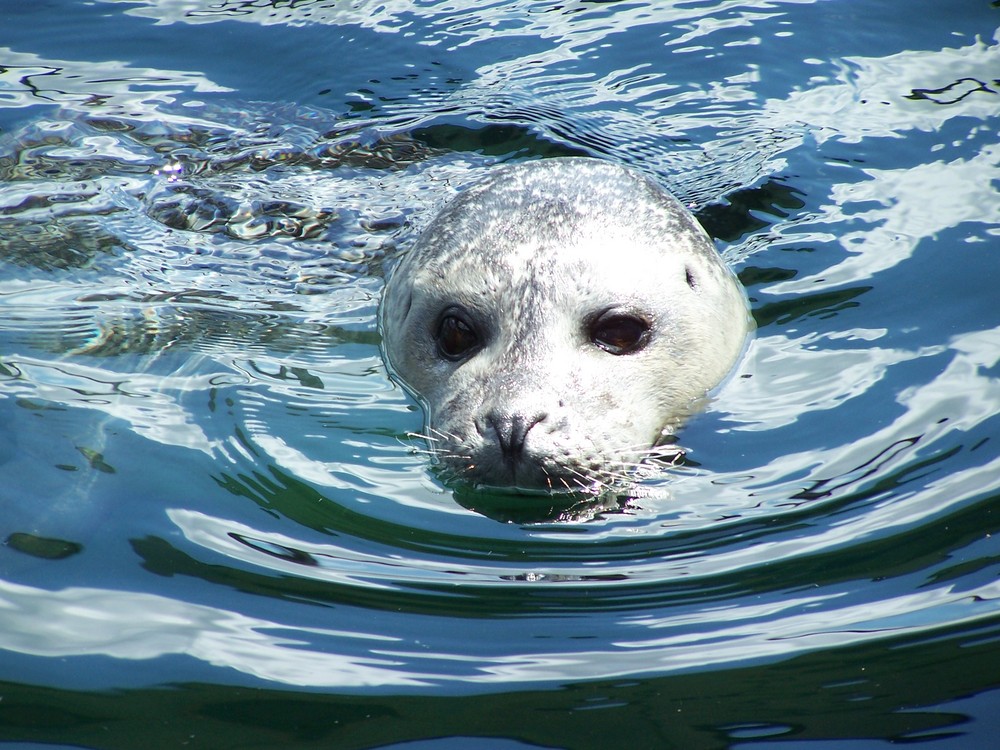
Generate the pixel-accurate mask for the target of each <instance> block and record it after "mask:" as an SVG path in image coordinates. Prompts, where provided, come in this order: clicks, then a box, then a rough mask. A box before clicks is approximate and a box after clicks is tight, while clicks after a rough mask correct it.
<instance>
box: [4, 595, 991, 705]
mask: <svg viewBox="0 0 1000 750" xmlns="http://www.w3.org/2000/svg"><path fill="white" fill-rule="evenodd" d="M525 585H533V584H525ZM541 585H544V584H541ZM836 598H837V597H836V596H834V597H832V598H831V597H830V596H828V595H827V596H823V595H820V596H816V595H813V596H798V597H795V596H790V597H788V598H786V599H785V600H784V601H782V602H781V603H779V604H772V605H767V606H763V607H762V606H751V607H748V608H746V609H743V608H740V607H737V606H727V607H724V608H712V609H707V610H703V611H700V612H696V613H693V614H691V615H689V616H685V617H680V618H677V619H674V618H671V617H648V616H633V615H629V616H626V617H625V618H624V620H623V621H622V622H620V623H618V625H617V626H616V628H615V629H616V633H617V634H616V636H614V637H613V638H612V640H611V641H610V642H607V643H606V644H605V647H604V648H597V649H592V650H572V651H567V652H554V651H550V652H545V651H541V652H534V653H532V652H527V653H516V652H515V651H516V648H523V647H524V646H525V645H526V641H525V640H524V639H523V638H521V637H520V634H519V633H518V634H515V638H517V640H516V642H512V643H510V644H509V646H510V648H509V649H508V654H507V655H504V656H495V657H490V656H482V655H478V654H477V655H475V656H473V655H471V654H469V653H463V652H462V651H461V650H460V647H461V646H462V645H465V644H464V642H465V641H466V640H468V641H469V647H470V649H472V651H473V653H474V652H475V651H478V650H479V649H481V644H479V643H478V637H477V633H466V632H465V628H466V627H468V623H456V624H455V627H453V628H449V629H448V630H449V632H448V633H447V634H445V635H442V633H441V623H440V621H439V620H438V619H437V618H435V623H436V625H435V628H434V630H435V632H434V633H427V634H424V635H423V636H417V637H416V638H415V640H410V639H408V638H403V637H388V636H384V635H376V634H371V633H362V632H357V631H352V630H338V629H329V628H311V627H303V626H302V625H295V626H291V625H289V624H286V623H279V622H274V621H270V620H266V619H260V618H256V617H251V616H247V615H243V614H240V613H238V612H233V611H229V610H225V609H221V608H216V607H211V606H206V605H200V604H191V603H187V602H182V601H178V600H175V599H170V598H167V597H163V596H157V595H153V594H144V593H134V592H128V591H117V590H111V589H99V588H84V587H72V588H66V589H62V590H58V591H48V590H45V589H39V588H34V587H30V586H23V585H18V584H13V583H8V582H2V581H0V648H2V649H4V650H7V651H10V652H14V653H18V654H23V655H32V656H39V657H47V658H57V659H65V658H67V657H77V656H102V657H110V658H114V659H121V660H129V661H135V660H147V659H156V658H160V657H164V656H169V655H183V656H188V657H191V658H193V659H196V660H198V661H200V662H204V663H205V664H209V665H212V666H214V667H222V668H229V669H233V670H235V671H237V672H239V673H241V674H243V675H246V676H248V677H253V678H257V679H260V680H263V681H266V682H273V683H280V684H284V685H292V686H297V687H336V688H356V687H383V688H388V687H396V688H398V687H420V686H426V685H429V684H443V683H448V682H457V683H462V684H465V685H469V686H480V687H482V688H485V689H490V688H491V686H492V687H493V688H495V689H503V690H509V689H511V685H512V684H516V683H524V682H542V683H553V682H560V681H565V680H594V679H607V678H611V677H618V676H623V675H631V676H635V675H641V674H651V673H656V674H665V673H666V674H669V673H675V672H680V671H687V670H693V669H694V670H696V669H704V668H708V667H716V666H721V665H727V664H732V665H735V664H745V663H747V662H748V661H753V660H754V659H762V658H767V659H774V658H787V657H791V656H793V655H796V654H801V653H805V652H807V651H812V650H819V649H830V648H837V647H844V646H852V647H856V646H858V645H859V644H861V643H865V642H869V641H872V640H878V639H882V638H886V637H899V636H906V635H909V636H916V635H918V634H921V635H925V634H927V633H928V632H929V631H931V630H932V629H933V628H935V627H939V626H950V627H959V626H970V625H972V624H974V623H975V622H977V621H978V620H982V619H985V618H991V617H995V615H996V608H997V601H998V599H1000V583H998V582H993V583H990V584H986V585H983V586H979V587H976V588H967V589H965V590H962V591H957V590H955V589H954V588H953V587H950V586H940V587H936V588H930V589H923V590H920V591H918V592H915V593H911V594H905V595H901V596H895V597H889V598H886V599H883V600H880V601H872V602H864V603H855V604H847V605H845V606H842V607H840V608H836V607H831V606H820V605H830V604H831V603H834V604H835V603H836ZM407 617H408V619H409V620H410V621H411V625H410V627H409V628H408V629H409V630H410V632H412V631H413V630H414V629H415V628H414V625H413V621H414V620H415V619H416V617H417V616H416V615H413V614H410V615H407ZM472 630H475V627H474V626H473V627H472ZM664 631H666V632H664ZM670 631H677V632H675V633H671V632H670ZM573 643H574V644H575V642H573ZM318 644H322V646H321V647H320V648H317V647H316V646H317V645H318ZM445 644H449V645H448V646H445ZM575 645H579V644H575ZM456 646H458V647H459V648H457V649H456ZM429 665H434V666H435V667H436V668H437V671H428V666H429Z"/></svg>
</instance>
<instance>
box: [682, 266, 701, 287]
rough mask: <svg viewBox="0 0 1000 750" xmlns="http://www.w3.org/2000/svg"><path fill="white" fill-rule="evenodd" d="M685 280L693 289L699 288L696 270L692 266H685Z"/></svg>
mask: <svg viewBox="0 0 1000 750" xmlns="http://www.w3.org/2000/svg"><path fill="white" fill-rule="evenodd" d="M684 280H685V281H687V285H688V286H689V287H691V289H692V290H697V289H698V281H697V280H696V279H695V277H694V271H692V270H691V267H690V266H685V267H684Z"/></svg>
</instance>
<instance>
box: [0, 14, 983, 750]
mask: <svg viewBox="0 0 1000 750" xmlns="http://www.w3.org/2000/svg"><path fill="white" fill-rule="evenodd" d="M994 6H995V4H990V3H986V2H972V1H971V0H963V2H958V3H947V4H945V3H935V2H917V3H901V2H892V1H890V0H882V1H881V2H878V3H865V4H859V3H850V2H843V1H833V2H779V1H769V2H726V3H720V2H687V3H666V2H664V3H649V2H618V3H587V2H568V3H567V2H561V3H560V2H527V1H525V2H494V3H476V4H473V3H466V4H463V3H453V2H452V3H449V2H412V1H411V2H403V1H402V0H399V1H398V2H385V3H381V4H372V5H367V4H361V3H358V4H355V5H349V4H345V3H335V2H314V3H309V2H297V3H273V4H268V3H266V2H263V1H260V2H251V3H231V2H209V0H177V1H176V2H169V3H165V2H156V3H154V2H151V0H135V1H134V2H114V1H112V0H98V1H97V2H93V3H73V2H62V3H49V4H40V3H39V4H26V3H13V2H8V3H6V4H4V5H2V6H0V20H2V23H0V180H2V184H0V269H2V272H0V420H2V425H3V426H2V429H0V507H2V514H0V527H2V528H0V537H2V538H3V539H4V540H5V544H4V545H3V546H0V648H2V651H0V680H2V684H0V697H2V700H0V739H2V740H3V741H4V743H5V744H10V745H17V746H22V747H23V746H33V747H66V746H74V747H88V748H117V747H135V746H137V745H140V744H141V745H142V746H146V747H170V746H174V745H181V744H184V745H189V746H195V747H198V746H200V747H234V748H235V747H241V748H242V747H275V746H282V747H303V748H305V747H310V748H311V747H338V748H339V747H352V748H355V747H356V748H370V747H404V746H405V747H407V748H434V749H435V750H439V749H445V750H447V749H448V748H459V747H477V748H497V749H502V750H508V749H512V748H527V747H538V746H543V747H558V748H574V749H575V748H607V747H618V746H637V747H679V748H701V747H704V748H716V747H717V748H723V747H733V748H749V747H763V748H768V747H778V746H781V747H794V748H808V749H809V750H818V749H823V750H825V749H826V748H832V747H837V748H858V749H862V748H863V749H864V750H868V748H878V747H886V746H888V745H889V744H890V743H891V742H900V741H911V742H917V741H921V742H925V743H928V744H930V745H931V746H933V747H935V748H938V747H941V748H981V747H986V746H989V744H990V743H991V742H994V741H995V737H996V736H997V731H998V729H1000V727H998V722H997V718H996V717H997V716H998V715H1000V712H998V709H1000V692H998V687H1000V678H998V675H1000V648H998V645H997V643H998V637H1000V605H998V597H1000V581H998V577H997V576H998V572H1000V566H998V562H997V561H998V559H1000V543H998V541H997V536H996V534H997V527H998V525H1000V519H998V516H997V510H996V509H997V507H998V505H997V498H998V493H1000V446H998V437H1000V417H998V412H1000V367H998V363H1000V305H998V303H997V299H998V297H997V291H996V288H997V282H998V280H1000V254H998V226H1000V221H998V219H1000V201H998V200H997V184H998V183H997V180H998V175H1000V173H998V162H1000V148H998V146H997V133H998V126H1000V115H998V113H1000V106H998V102H1000V84H998V83H997V81H996V76H997V71H998V70H1000V68H998V66H997V62H998V60H1000V57H998V44H1000V35H998V33H997V26H998V23H997V21H998V15H997V9H996V7H994ZM570 154H590V155H593V156H599V157H602V158H606V159H610V160H614V161H619V162H621V163H626V164H631V165H633V166H636V167H639V168H641V169H645V170H647V171H648V172H649V173H651V174H653V175H654V176H656V177H657V179H659V180H660V181H661V182H662V183H663V184H664V185H666V186H667V187H669V188H670V189H671V190H673V191H674V192H675V193H676V194H677V195H678V196H679V197H681V198H682V199H683V200H685V201H686V202H688V203H689V204H690V205H692V206H693V207H695V208H696V209H698V211H699V217H700V218H701V219H702V221H703V223H704V224H705V225H706V227H707V228H708V229H709V230H710V232H711V233H712V234H713V235H714V236H715V237H716V238H717V240H718V244H719V247H720V250H721V251H722V252H723V254H724V255H725V257H726V258H727V259H728V260H729V261H730V262H732V263H733V265H734V267H735V268H736V269H737V271H738V272H739V274H740V276H741V278H742V279H743V281H744V283H745V284H746V285H747V287H748V290H749V294H750V296H751V298H752V302H753V308H754V314H755V317H756V318H757V321H758V325H759V330H758V333H757V337H756V339H755V341H754V343H753V345H752V347H751V349H750V351H749V352H748V354H747V357H746V359H745V361H744V362H742V363H741V365H740V367H739V368H738V370H737V371H736V373H735V375H734V377H733V378H732V379H731V380H730V381H729V382H728V383H727V384H726V386H725V387H724V388H722V389H721V390H720V391H719V393H718V394H717V395H716V398H715V399H714V401H713V402H712V404H711V406H710V408H709V409H708V410H707V411H706V412H705V413H703V414H702V415H700V416H699V417H697V418H696V419H694V420H693V421H692V422H691V423H690V424H689V425H688V426H687V427H686V428H685V429H684V431H683V432H682V433H681V435H680V441H681V444H682V445H683V446H684V447H685V448H686V449H687V459H686V462H685V464H684V465H683V466H679V467H677V468H676V469H674V470H672V471H671V472H670V474H669V476H666V477H662V476H661V477H654V478H650V479H649V480H648V481H646V482H645V483H644V484H642V485H641V486H640V487H639V488H637V489H636V491H634V492H631V493H628V494H627V496H626V495H623V496H622V497H620V498H618V499H617V500H616V501H615V502H611V503H606V504H603V505H598V506H591V507H586V506H584V507H575V508H569V509H565V508H549V507H547V506H546V505H545V503H543V502H540V501H539V499H538V498H531V499H525V500H522V501H520V502H517V501H513V500H511V499H510V498H498V497H490V496H487V495H483V494H477V493H472V492H463V493H455V492H453V491H452V490H450V489H448V488H447V487H444V486H442V485H441V484H440V483H439V482H438V481H437V478H436V477H435V475H434V474H433V472H432V471H430V470H429V468H428V466H427V463H426V461H425V458H424V457H423V456H422V454H421V453H420V447H421V446H420V445H419V444H416V443H414V442H413V441H412V440H410V439H408V438H407V437H406V435H407V433H408V432H409V431H414V430H419V429H420V427H421V425H422V417H421V414H420V411H419V409H418V408H417V406H416V404H414V403H413V402H412V401H411V400H410V399H409V398H408V397H407V395H406V394H405V393H403V392H402V391H401V390H400V389H399V388H398V387H397V386H395V385H394V384H393V383H392V382H391V381H390V380H389V379H388V378H387V376H386V374H385V370H384V368H383V365H382V363H381V359H380V357H379V351H378V332H377V329H376V326H375V310H376V306H377V302H378V296H379V293H380V289H381V283H382V282H381V278H382V274H383V263H384V261H385V260H386V259H387V258H390V257H391V256H392V254H393V253H395V252H396V251H398V250H401V249H403V250H405V248H406V247H407V245H408V244H409V243H411V242H412V240H413V238H414V237H415V236H416V234H417V233H418V232H419V230H420V228H421V227H422V226H424V225H425V224H426V222H427V221H428V219H429V216H430V215H431V213H432V212H433V210H434V209H435V208H436V207H437V206H439V205H440V204H441V203H442V202H443V201H444V200H446V199H447V197H449V196H450V195H452V194H453V193H454V192H455V191H456V190H458V189H461V188H462V187H464V186H466V185H468V184H469V183H471V182H473V181H474V180H476V179H477V178H479V177H481V176H482V175H484V174H486V173H487V172H488V171H489V169H490V168H491V167H492V166H494V165H495V164H497V163H500V162H505V161H511V160H518V159H526V158H539V157H555V156H562V155H570Z"/></svg>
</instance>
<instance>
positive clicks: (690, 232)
mask: <svg viewBox="0 0 1000 750" xmlns="http://www.w3.org/2000/svg"><path fill="white" fill-rule="evenodd" d="M381 323H382V334H383V340H384V347H385V354H386V357H387V359H388V362H389V365H390V367H391V368H392V369H393V371H394V373H395V375H396V376H397V377H398V378H399V379H401V380H402V381H403V382H404V383H405V384H406V385H407V386H408V387H409V388H410V389H411V390H413V391H414V392H415V393H416V394H418V395H419V396H421V397H422V398H423V399H424V400H425V401H426V405H427V407H428V414H427V418H428V433H429V434H428V435H427V438H428V440H429V442H430V444H431V446H432V448H433V450H434V453H435V455H436V457H437V458H438V460H439V461H440V462H441V463H442V464H443V466H444V467H445V469H446V470H448V472H449V473H451V474H453V475H454V476H455V477H456V478H459V479H465V480H467V481H470V482H472V483H474V484H477V485H488V486H498V487H519V488H525V489H529V488H541V489H544V488H551V489H573V490H577V489H580V490H587V489H592V488H599V487H602V486H605V485H608V484H612V485H614V484H617V483H618V482H619V481H620V480H621V479H623V478H625V477H627V476H628V475H629V473H630V471H631V470H632V469H633V468H635V467H636V465H637V464H638V463H639V462H641V461H642V460H643V459H644V458H647V457H649V456H651V455H656V453H657V450H656V448H655V446H656V445H657V444H659V443H661V442H662V441H663V440H664V439H665V438H666V437H667V436H669V434H670V432H671V431H672V430H673V429H674V428H675V427H676V426H677V425H678V424H679V423H680V421H681V420H682V419H683V418H684V416H686V415H687V414H689V413H690V412H691V411H692V410H693V409H694V408H696V404H697V401H698V400H699V398H700V397H702V396H704V395H705V393H706V391H708V390H709V389H710V388H712V387H713V386H715V385H716V384H718V383H719V381H720V380H722V378H723V377H725V375H726V374H727V373H728V372H729V370H730V368H731V367H732V366H733V363H734V362H735V360H736V358H737V357H738V356H739V354H740V352H741V350H742V348H743V345H744V342H745V339H746V336H747V332H748V331H749V329H750V326H751V323H750V317H749V315H748V311H747V303H746V296H745V294H744V292H743V288H742V287H741V286H740V284H739V282H738V281H737V280H736V277H735V275H734V274H733V273H732V272H731V271H730V270H729V268H728V267H727V266H726V265H725V263H723V261H722V260H721V259H720V257H719V255H718V254H717V253H716V252H715V249H714V248H713V246H712V244H711V242H710V241H709V239H708V237H707V236H706V234H705V233H704V231H703V230H702V229H701V228H700V227H699V226H698V224H697V223H696V221H695V219H694V218H693V217H692V216H691V215H690V214H689V213H688V212H687V211H686V210H685V209H684V208H683V207H682V206H681V205H680V204H679V203H678V202H677V201H676V200H674V199H673V198H672V197H670V196H669V195H667V194H666V193H664V192H663V191H662V190H661V189H660V188H659V187H657V186H656V185H655V184H653V183H652V182H651V181H650V180H649V179H647V178H645V177H643V176H641V175H639V174H637V173H635V172H632V171H630V170H627V169H625V168H623V167H619V166H615V165H612V164H608V163H605V162H601V161H597V160H591V159H555V160H547V161H536V162H529V163H525V164H521V165H518V166H514V167H508V168H503V169H499V170H497V171H496V172H495V173H494V174H493V175H491V176H490V177H489V178H487V179H486V180H485V181H483V182H481V183H479V184H478V185H476V186H474V187H472V188H471V189H470V190H468V191H467V192H465V193H464V194H462V195H460V196H459V197H458V198H457V199H456V200H455V201H454V202H452V203H451V204H450V205H448V206H447V207H446V208H445V209H444V210H443V211H442V212H441V213H440V214H439V215H438V216H437V218H436V219H435V220H434V221H433V222H432V223H431V225H430V226H429V227H428V228H427V230H426V232H424V234H423V236H422V237H421V238H420V239H419V241H418V242H417V244H416V245H415V247H414V248H413V249H412V250H411V251H410V252H409V253H408V254H407V255H406V256H405V257H404V259H403V260H402V261H401V263H400V264H399V266H398V267H397V268H396V269H395V271H394V273H393V274H392V276H391V278H390V280H389V283H388V285H387V286H386V290H385V296H384V299H383V302H382V310H381Z"/></svg>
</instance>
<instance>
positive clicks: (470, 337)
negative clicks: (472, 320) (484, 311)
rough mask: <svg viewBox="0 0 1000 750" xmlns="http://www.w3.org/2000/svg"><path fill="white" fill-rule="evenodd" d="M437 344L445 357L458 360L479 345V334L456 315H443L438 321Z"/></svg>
mask: <svg viewBox="0 0 1000 750" xmlns="http://www.w3.org/2000/svg"><path fill="white" fill-rule="evenodd" d="M437 345H438V351H439V352H441V356H443V357H444V358H445V359H450V360H458V359H462V358H463V357H465V356H467V355H469V354H470V353H471V352H472V351H473V350H474V349H476V347H478V346H479V335H478V334H477V333H476V331H475V329H473V327H472V326H471V325H470V324H469V323H467V322H466V321H464V320H462V319H461V318H460V317H458V316H457V315H445V316H444V317H443V318H441V322H440V323H438V329H437Z"/></svg>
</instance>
